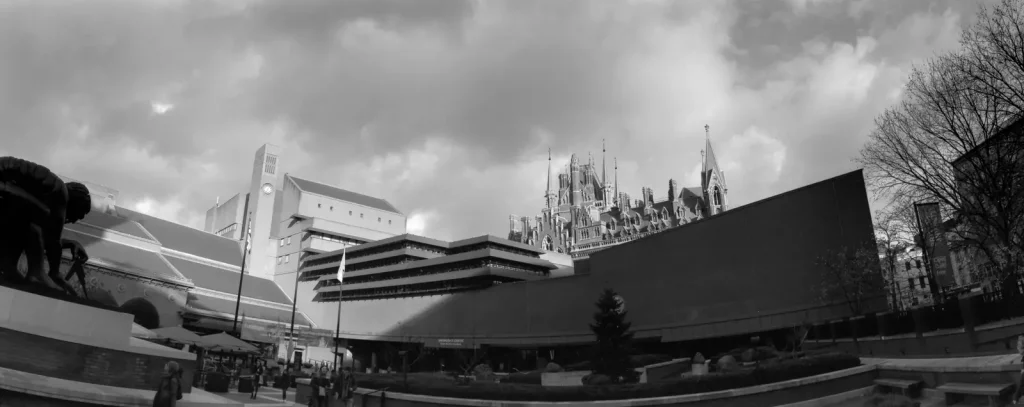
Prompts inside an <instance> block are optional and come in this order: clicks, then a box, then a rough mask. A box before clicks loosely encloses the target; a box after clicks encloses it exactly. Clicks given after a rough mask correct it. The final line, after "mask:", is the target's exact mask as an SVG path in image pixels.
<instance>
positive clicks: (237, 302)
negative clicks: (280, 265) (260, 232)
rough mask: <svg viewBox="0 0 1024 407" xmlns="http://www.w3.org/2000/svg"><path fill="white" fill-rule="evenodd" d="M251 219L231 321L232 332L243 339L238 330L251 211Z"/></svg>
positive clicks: (249, 235)
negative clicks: (233, 316) (233, 318)
mask: <svg viewBox="0 0 1024 407" xmlns="http://www.w3.org/2000/svg"><path fill="white" fill-rule="evenodd" d="M246 219H248V220H249V224H248V225H246V228H245V250H243V251H242V270H241V271H240V272H239V273H238V298H236V299H235V320H234V322H232V323H231V333H233V334H236V335H238V336H236V338H239V339H241V338H242V333H241V332H238V331H237V330H238V309H239V308H240V307H241V306H242V281H243V280H244V278H245V260H246V259H247V258H248V257H249V244H250V239H251V238H252V212H251V211H250V212H249V216H248V217H247V218H246Z"/></svg>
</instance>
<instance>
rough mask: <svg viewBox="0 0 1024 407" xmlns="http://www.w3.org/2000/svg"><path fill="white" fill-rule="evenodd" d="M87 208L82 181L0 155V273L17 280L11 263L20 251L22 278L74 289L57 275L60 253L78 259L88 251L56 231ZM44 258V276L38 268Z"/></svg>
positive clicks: (15, 262) (84, 257) (79, 217)
mask: <svg viewBox="0 0 1024 407" xmlns="http://www.w3.org/2000/svg"><path fill="white" fill-rule="evenodd" d="M91 210H92V198H91V197H90V195H89V189H88V188H86V187H85V185H82V184H80V183H78V182H68V183H65V182H64V181H63V180H61V179H60V177H58V176H57V174H54V173H53V172H51V171H50V170H49V169H47V168H46V167H44V166H42V165H39V164H36V163H33V162H30V161H25V160H22V159H19V158H15V157H0V230H3V231H4V233H3V234H0V272H3V273H4V275H5V277H6V278H8V279H10V280H21V278H20V277H21V275H20V273H18V271H17V265H18V259H19V258H20V257H21V255H22V253H24V254H25V255H26V258H27V260H28V266H29V267H28V274H27V275H26V276H25V278H24V279H25V280H37V282H39V283H42V284H45V285H47V286H49V285H50V282H52V283H54V284H56V285H57V286H58V287H60V288H62V289H64V290H65V291H68V292H69V293H72V294H74V290H73V289H72V288H71V286H70V285H68V284H67V283H66V282H65V279H62V278H60V259H61V252H63V251H64V249H69V250H71V254H72V257H73V258H74V259H75V260H76V261H79V262H82V263H84V262H85V260H87V259H88V258H89V256H88V254H86V252H85V249H84V248H82V245H81V244H80V243H78V242H76V241H74V240H69V239H62V238H61V234H62V233H63V231H64V225H65V224H69V223H75V222H78V221H80V220H82V219H83V218H84V217H85V215H87V214H89V212H90V211H91ZM44 261H45V263H46V265H47V266H49V273H48V274H49V275H48V277H49V279H47V278H46V277H47V275H46V274H44V272H43V269H44V268H43V264H44ZM69 277H70V273H69ZM47 280H49V281H47ZM82 288H83V290H84V288H85V287H82Z"/></svg>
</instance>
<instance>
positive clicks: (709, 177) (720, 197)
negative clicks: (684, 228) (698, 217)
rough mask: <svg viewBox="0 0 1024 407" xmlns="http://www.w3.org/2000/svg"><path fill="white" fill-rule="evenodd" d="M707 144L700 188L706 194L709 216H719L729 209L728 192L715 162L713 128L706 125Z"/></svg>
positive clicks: (705, 199)
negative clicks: (712, 140) (712, 144)
mask: <svg viewBox="0 0 1024 407" xmlns="http://www.w3.org/2000/svg"><path fill="white" fill-rule="evenodd" d="M704 136H705V144H704V151H701V154H702V155H703V157H702V165H701V167H702V170H701V179H700V186H701V189H702V190H703V192H704V201H705V202H706V203H707V212H708V215H709V216H710V215H717V214H719V213H722V212H724V211H726V210H727V209H729V204H728V202H729V200H728V195H727V194H728V192H729V189H728V188H727V187H726V185H725V176H723V175H722V171H721V169H719V168H718V161H716V160H715V150H714V149H713V148H711V126H708V125H706V124H705V125H704Z"/></svg>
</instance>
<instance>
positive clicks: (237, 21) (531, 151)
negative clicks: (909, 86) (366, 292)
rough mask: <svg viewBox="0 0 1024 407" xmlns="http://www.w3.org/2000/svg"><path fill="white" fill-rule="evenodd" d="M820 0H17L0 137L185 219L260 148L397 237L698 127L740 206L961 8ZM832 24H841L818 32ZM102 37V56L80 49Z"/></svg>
mask: <svg viewBox="0 0 1024 407" xmlns="http://www.w3.org/2000/svg"><path fill="white" fill-rule="evenodd" d="M371 3H374V4H378V2H371ZM833 3H834V2H833V1H831V0H826V1H815V0H803V1H793V2H791V4H789V5H787V4H785V3H781V4H777V5H774V7H776V9H775V10H769V12H772V13H776V14H778V13H783V14H786V13H788V14H792V12H793V11H794V10H796V11H799V12H801V13H808V14H814V16H808V17H803V18H811V17H813V18H832V19H833V20H828V21H827V22H826V24H819V25H813V24H789V25H787V23H784V22H783V23H780V22H777V21H775V22H773V20H772V19H771V18H764V17H763V16H762V17H759V21H760V22H759V24H743V25H737V24H736V22H737V21H738V20H739V19H741V18H743V16H744V15H747V14H749V13H750V12H751V11H750V10H747V9H739V10H738V9H735V8H736V7H739V8H751V7H752V6H751V4H752V3H750V4H747V2H672V1H642V0H638V1H634V2H631V3H629V4H627V3H615V2H607V3H606V2H575V3H565V2H553V3H548V2H542V3H539V5H531V4H530V3H527V2H520V1H516V0H514V1H508V2H501V1H494V2H483V3H480V2H476V4H475V6H474V7H470V8H461V6H460V3H458V2H455V1H451V2H442V3H439V4H437V5H432V6H431V7H422V8H421V7H414V6H412V5H414V4H417V3H416V2H412V3H405V6H400V5H399V6H395V7H390V8H389V7H382V8H379V9H378V8H374V7H370V8H367V9H359V8H352V7H350V2H330V1H326V2H321V3H318V2H308V3H303V5H301V6H289V7H283V6H282V7H280V8H275V7H277V6H275V5H274V3H267V4H265V5H263V6H261V7H254V8H246V5H244V4H242V5H239V4H238V3H233V4H227V3H225V4H224V5H223V6H222V5H220V4H219V3H212V4H211V5H209V6H208V7H210V8H211V10H208V11H201V12H200V11H197V10H195V9H193V8H187V7H181V6H178V5H173V4H160V5H153V4H151V3H145V2H142V3H124V4H119V5H113V4H112V5H105V6H95V7H92V6H91V7H83V8H78V9H71V10H63V9H51V10H50V11H49V12H47V13H38V12H36V10H33V9H32V7H35V6H33V5H32V4H34V3H24V4H20V3H19V6H17V7H16V9H12V10H11V11H10V13H11V14H12V15H15V16H18V15H31V16H42V17H39V18H38V19H33V20H32V21H33V23H32V24H16V25H12V26H11V27H5V28H9V30H10V31H11V32H16V33H17V34H18V35H11V36H7V37H0V61H2V62H0V87H3V88H4V89H9V90H10V91H9V92H5V93H4V94H3V95H0V141H2V143H0V145H2V146H3V148H4V150H5V151H7V152H9V153H10V154H15V155H20V156H23V157H25V158H30V159H35V160H38V161H41V162H44V163H48V164H49V165H50V166H51V167H52V168H54V169H55V170H57V171H58V172H61V173H67V174H69V175H71V176H75V177H77V178H82V179H87V180H89V181H92V182H97V183H100V184H104V185H109V186H111V187H113V188H116V189H119V190H120V191H121V195H122V196H124V197H126V199H130V198H131V197H132V196H136V197H140V198H138V199H137V201H138V202H135V201H131V202H132V203H131V204H132V205H135V204H136V203H137V204H138V205H140V208H145V209H146V210H147V211H151V212H152V213H154V214H157V216H168V217H173V218H174V219H178V220H182V221H185V222H193V223H194V222H195V220H194V219H200V220H201V218H199V217H198V215H197V214H200V213H202V211H204V210H205V209H206V208H207V207H209V205H210V204H212V202H213V200H214V197H216V196H218V195H220V196H221V197H226V196H228V195H229V194H233V193H236V192H240V191H241V190H244V189H245V187H246V184H247V183H248V181H249V177H250V170H249V169H250V168H251V165H252V160H253V153H254V152H255V150H256V149H257V148H259V146H260V145H262V144H263V143H267V142H269V143H273V144H275V145H278V146H280V147H282V149H283V150H284V154H283V156H282V161H281V163H282V168H284V170H285V171H286V172H291V173H294V174H296V175H298V176H303V177H307V178H311V179H317V180H321V181H326V182H328V183H333V184H336V185H338V186H340V187H343V188H347V189H351V190H353V191H357V192H360V193H365V194H370V195H375V196H380V197H383V198H385V199H388V200H389V201H391V202H392V203H393V204H395V205H396V206H397V207H398V208H399V209H400V210H402V211H403V212H405V213H407V214H410V219H409V228H410V231H413V232H414V231H420V232H423V233H427V234H429V235H432V236H435V237H441V238H446V237H451V238H464V237H469V236H474V235H479V234H482V233H492V234H496V235H499V236H501V235H504V233H505V231H506V230H507V220H508V214H510V213H516V214H519V215H524V216H525V215H536V214H537V211H538V209H539V208H540V207H541V206H542V205H543V193H544V188H545V186H546V183H547V179H546V176H545V175H546V170H547V164H548V162H547V150H548V148H551V149H552V153H553V156H554V162H553V164H554V167H555V168H554V170H555V172H558V171H559V170H560V169H561V168H562V166H563V165H564V164H565V162H566V161H567V160H568V158H569V154H570V153H576V154H577V155H578V156H579V157H581V159H583V160H585V159H586V157H587V153H588V152H593V153H594V157H595V159H596V160H597V161H598V162H600V151H601V150H600V149H601V140H602V139H607V145H608V164H607V165H608V176H609V177H612V176H613V170H612V168H613V164H612V158H613V157H618V158H619V171H618V175H619V186H620V189H621V190H622V191H623V192H627V193H632V195H634V196H635V195H637V193H638V192H639V190H640V187H643V186H650V187H653V188H655V191H656V192H655V193H656V194H658V195H661V194H664V193H665V190H666V186H667V185H666V184H667V181H668V179H669V178H675V179H677V180H679V181H680V184H682V186H695V185H699V177H698V176H697V172H698V171H699V170H694V169H695V168H698V169H699V167H700V150H701V149H702V148H704V131H703V126H704V125H705V124H710V125H711V127H712V141H713V143H714V147H715V149H716V155H717V158H718V160H719V162H720V164H721V165H722V167H723V170H725V171H726V172H727V174H728V180H729V183H730V195H731V196H730V201H731V202H732V203H734V204H742V203H747V202H751V201H754V200H757V199H760V198H763V197H766V196H768V195H771V194H775V193H779V192H783V191H784V190H785V189H789V188H792V187H796V186H799V185H803V184H806V183H808V182H812V181H816V180H819V179H822V178H824V177H826V176H830V175H834V174H836V173H838V172H840V171H843V170H846V169H848V166H849V164H848V161H849V158H850V157H851V156H852V155H854V154H856V151H857V149H858V148H859V146H860V144H861V142H862V140H863V137H864V135H865V134H867V132H868V130H869V129H870V127H871V119H872V118H873V117H874V116H875V115H877V114H878V113H879V112H880V111H881V110H882V109H883V108H884V107H885V106H887V105H888V104H891V103H893V102H894V100H895V99H894V98H896V97H898V95H899V88H900V84H901V83H902V82H903V80H904V79H905V78H904V76H905V74H906V69H907V68H908V67H909V66H910V63H912V62H915V61H920V60H921V58H923V57H927V56H929V55H931V54H932V53H933V51H932V50H933V49H948V47H950V46H952V45H955V39H956V32H957V29H958V27H959V26H960V24H961V19H960V13H959V12H957V11H956V10H952V9H951V10H945V9H936V10H928V6H927V5H921V4H914V5H911V6H908V7H907V8H908V9H911V10H910V12H902V13H903V14H899V15H880V14H878V13H875V10H874V8H873V6H874V5H876V4H878V3H870V4H869V3H868V1H867V0H862V1H855V2H853V3H850V5H849V7H845V6H844V7H840V8H841V9H842V10H847V9H848V12H849V13H850V14H853V15H855V16H856V17H858V19H857V20H856V22H855V23H850V22H849V21H847V20H849V18H848V17H845V16H842V17H843V18H842V19H840V18H836V16H835V15H832V14H829V13H827V12H824V11H827V10H829V9H836V10H839V9H840V8H837V7H829V5H830V4H833ZM381 4H383V3H381ZM388 4H390V3H388ZM779 6H781V7H779ZM40 7H42V6H40ZM951 7H952V6H951ZM915 8H916V9H915ZM818 10H822V12H821V13H818V12H817V11H818ZM842 10H839V11H840V12H841V11H842ZM754 12H757V10H755V11H754ZM196 13H198V14H196ZM833 14H835V13H833ZM196 15H201V16H203V18H196ZM129 16H130V17H129ZM13 20H19V19H12V21H13ZM25 21H27V20H25ZM833 23H834V24H835V25H837V27H836V31H837V32H839V31H842V30H841V29H842V28H844V27H839V26H840V25H843V24H856V26H855V27H845V28H846V29H847V30H846V31H844V32H846V33H848V35H823V33H822V32H820V31H811V30H817V28H812V27H817V26H822V25H825V26H827V25H829V24H833ZM772 24H775V25H780V24H781V25H782V26H783V27H784V28H785V30H786V33H785V35H784V36H780V35H779V34H778V33H773V31H772ZM72 26H73V27H75V29H74V30H72V29H70V28H68V27H72ZM186 27H187V29H186ZM776 28H778V27H776ZM751 29H753V30H758V31H756V32H754V33H753V34H754V35H745V36H744V35H740V34H750V32H746V31H743V30H751ZM829 29H830V30H831V27H829ZM78 33H90V34H89V35H80V34H78ZM167 33H172V34H167ZM173 33H185V34H186V35H175V34H173ZM825 34H831V31H830V32H829V33H825ZM741 37H743V38H747V37H753V39H752V40H749V41H748V42H749V43H746V42H742V43H741V42H740V40H739V38H741ZM783 37H784V38H783ZM5 38H8V39H10V38H18V39H19V40H18V41H7V42H5V41H4V39H5ZM114 38H124V39H127V40H125V41H113V40H109V39H114ZM780 38H782V39H780ZM787 44H805V47H803V48H799V47H797V49H793V47H789V46H788V45H787ZM951 44H952V45H951ZM97 47H98V48H102V49H104V52H105V54H104V55H108V56H109V57H105V58H81V55H83V54H81V53H80V52H77V51H76V50H81V49H94V48H97ZM766 48H774V49H776V52H772V53H770V54H763V55H762V53H758V52H755V51H757V50H759V49H766ZM54 56H58V57H60V58H61V59H59V60H58V61H51V59H52V58H54ZM43 64H46V66H51V67H55V68H54V69H51V70H38V69H37V68H36V67H38V66H42V65H43ZM58 68H60V69H65V70H60V69H58ZM171 101H173V103H172V102H171ZM161 113H162V114H161Z"/></svg>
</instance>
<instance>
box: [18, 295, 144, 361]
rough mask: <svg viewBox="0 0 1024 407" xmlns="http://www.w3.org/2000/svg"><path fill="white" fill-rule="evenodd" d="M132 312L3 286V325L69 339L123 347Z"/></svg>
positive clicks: (129, 334)
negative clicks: (118, 310)
mask: <svg viewBox="0 0 1024 407" xmlns="http://www.w3.org/2000/svg"><path fill="white" fill-rule="evenodd" d="M132 320H133V317H132V315H131V314H125V313H120V312H114V311H108V310H105V309H101V308H95V307H88V306H84V305H80V304H75V303H72V302H67V301H61V300H55V299H53V298H48V297H44V296H41V295H36V294H32V293H27V292H24V291H18V290H15V289H12V288H8V287H3V286H0V327H2V328H7V329H11V330H16V331H22V332H28V333H31V334H34V335H39V336H46V337H50V338H54V339H60V340H65V341H73V342H81V343H87V344H90V345H93V346H100V347H109V348H113V349H121V348H125V347H127V346H128V338H131V333H132Z"/></svg>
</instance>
